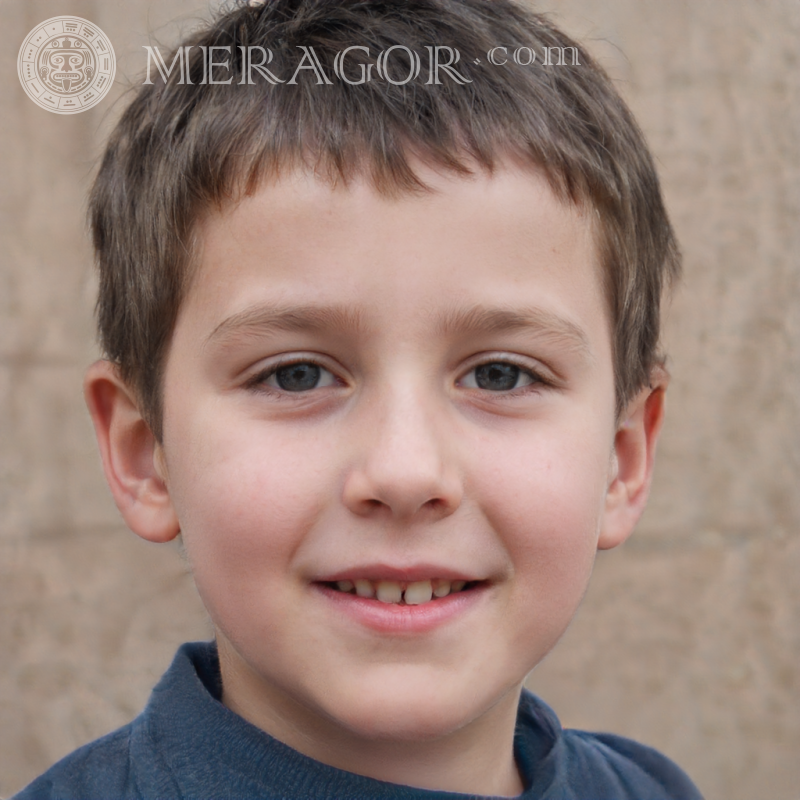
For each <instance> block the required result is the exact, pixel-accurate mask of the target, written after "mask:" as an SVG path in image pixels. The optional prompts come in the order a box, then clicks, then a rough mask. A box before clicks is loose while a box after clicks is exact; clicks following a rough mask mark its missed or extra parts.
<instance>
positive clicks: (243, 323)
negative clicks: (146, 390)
mask: <svg viewBox="0 0 800 800" xmlns="http://www.w3.org/2000/svg"><path fill="white" fill-rule="evenodd" d="M366 327H367V326H366V324H365V322H364V318H363V316H362V314H361V313H360V312H359V311H358V310H356V309H353V308H351V307H349V306H340V305H333V306H327V305H326V306H318V305H305V306H297V305H291V306H280V305H258V306H253V307H251V308H246V309H244V310H242V311H239V312H237V313H235V314H232V315H231V316H229V317H227V318H225V319H224V320H223V321H222V322H220V324H219V325H217V326H216V327H215V328H214V330H213V331H211V333H210V334H209V335H208V336H207V337H206V339H205V342H204V346H205V345H208V344H210V343H211V342H214V341H220V342H221V343H223V344H224V343H226V342H227V341H230V340H232V339H235V338H239V337H241V336H244V337H248V336H259V335H261V336H263V335H267V334H269V333H273V332H277V331H289V332H292V331H325V330H350V331H353V332H356V333H363V332H364V331H365V330H366ZM514 331H527V332H533V333H535V334H536V335H538V336H540V337H543V338H546V339H547V340H549V341H551V342H552V343H553V344H555V345H557V346H561V347H565V348H567V349H569V350H572V351H574V352H577V353H578V354H580V355H582V356H585V357H587V358H590V359H591V358H592V349H591V346H590V343H589V337H588V336H587V334H586V332H585V331H584V330H583V328H581V327H580V326H579V325H577V324H576V323H574V322H572V321H571V320H569V319H567V318H565V317H562V316H560V315H558V314H555V313H553V312H552V311H548V310H546V309H543V308H535V307H534V308H521V309H519V308H502V307H496V306H481V305H475V306H471V307H469V308H458V309H452V310H450V311H447V312H445V314H444V315H443V316H442V317H441V318H440V319H439V320H438V322H437V324H436V335H438V336H448V335H452V334H455V333H460V334H476V333H507V332H514Z"/></svg>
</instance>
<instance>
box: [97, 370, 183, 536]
mask: <svg viewBox="0 0 800 800" xmlns="http://www.w3.org/2000/svg"><path fill="white" fill-rule="evenodd" d="M83 392H84V397H85V398H86V405H87V406H88V407H89V414H91V417H92V422H93V423H94V430H95V434H96V435H97V443H98V445H99V446H100V456H101V458H102V459H103V470H104V472H105V475H106V480H107V481H108V485H109V487H110V488H111V494H113V495H114V501H115V502H116V504H117V508H118V509H119V510H120V513H121V514H122V516H123V517H124V518H125V522H126V523H127V524H128V527H129V528H130V529H131V530H132V531H133V532H134V533H136V534H138V535H139V536H141V537H142V538H143V539H147V540H148V541H151V542H168V541H170V540H171V539H174V538H175V537H176V536H177V535H178V534H179V533H180V525H179V523H178V518H177V516H176V515H175V511H174V509H173V507H172V501H171V500H170V496H169V490H168V487H167V470H166V462H165V461H164V452H163V449H162V447H161V445H160V444H159V443H158V442H157V441H156V438H155V436H154V435H153V433H152V431H151V430H150V428H149V426H148V425H147V423H146V422H145V421H144V419H143V417H142V415H141V414H140V413H139V409H138V405H137V403H136V402H135V400H134V398H133V392H132V391H131V390H130V389H129V388H128V386H127V385H126V384H125V383H124V382H123V381H122V380H121V378H120V377H119V374H118V373H117V369H116V367H115V366H114V365H113V364H112V363H111V362H109V361H98V362H97V363H95V364H92V366H91V367H89V369H88V371H87V372H86V378H85V379H84V384H83Z"/></svg>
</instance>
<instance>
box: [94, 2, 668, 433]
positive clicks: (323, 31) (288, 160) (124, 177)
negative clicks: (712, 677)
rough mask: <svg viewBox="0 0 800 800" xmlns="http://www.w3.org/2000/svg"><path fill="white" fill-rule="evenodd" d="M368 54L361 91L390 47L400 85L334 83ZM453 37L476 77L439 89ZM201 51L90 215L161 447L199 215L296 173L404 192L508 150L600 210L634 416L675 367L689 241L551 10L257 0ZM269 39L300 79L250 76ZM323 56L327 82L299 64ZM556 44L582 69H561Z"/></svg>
mask: <svg viewBox="0 0 800 800" xmlns="http://www.w3.org/2000/svg"><path fill="white" fill-rule="evenodd" d="M353 45H359V46H363V47H367V48H369V55H367V54H365V52H364V51H363V50H353V51H350V54H349V56H348V59H352V61H348V63H349V64H350V66H349V69H350V70H351V72H350V73H349V78H350V80H356V79H357V77H358V74H359V66H358V65H359V62H360V63H368V62H369V63H374V62H375V60H376V56H377V55H378V54H380V53H383V52H384V51H387V50H388V49H389V48H392V47H394V50H393V51H392V64H393V67H392V68H393V69H395V74H394V77H393V78H392V75H391V74H389V73H390V69H389V58H388V56H387V58H386V59H385V60H384V63H383V66H384V67H385V72H384V73H383V74H384V77H387V76H388V77H389V78H391V79H388V80H387V79H384V80H380V79H374V80H371V81H369V82H365V83H363V84H361V85H352V84H351V83H349V82H348V81H346V80H342V79H339V78H338V77H334V76H335V75H336V76H338V75H339V73H337V71H336V69H335V67H337V64H338V68H339V69H340V68H341V64H340V63H338V62H336V57H337V54H338V53H340V52H341V51H343V50H344V49H345V48H347V47H350V46H353ZM187 46H189V47H191V49H190V50H188V51H187V50H186V49H185V48H186V47H187ZM436 46H444V47H449V48H453V51H458V53H459V54H460V56H461V59H460V61H458V63H457V65H456V66H455V68H456V69H457V73H456V76H458V75H460V76H461V77H463V78H464V80H463V81H461V80H454V79H453V78H451V77H450V75H449V74H443V75H442V76H441V82H440V83H435V82H432V81H430V79H428V82H425V81H424V80H423V78H425V77H426V76H428V74H429V73H428V70H429V69H430V67H431V60H432V59H434V48H435V47H436ZM500 46H503V47H505V48H506V50H504V51H503V50H500V51H496V53H497V54H498V55H502V57H503V58H504V59H506V63H505V64H503V65H497V64H491V63H489V62H488V60H487V53H488V51H489V50H490V49H492V48H494V47H500ZM183 47H184V51H183V52H184V54H186V53H188V54H189V55H188V57H187V74H186V76H185V78H186V79H184V80H182V79H181V75H180V72H179V70H178V69H177V68H176V69H173V71H172V72H171V73H170V74H169V75H168V77H167V80H166V81H165V80H163V79H162V80H158V79H157V80H156V81H155V82H154V83H144V84H143V85H141V86H140V87H138V89H137V90H136V93H135V97H134V98H133V101H132V102H131V104H130V105H129V107H128V108H127V109H126V111H125V112H124V114H123V116H122V117H121V119H120V121H119V123H118V124H117V126H116V128H115V130H114V132H113V134H112V136H111V139H110V141H109V144H108V147H107V150H106V153H105V156H104V158H103V161H102V164H101V167H100V170H99V173H98V175H97V178H96V180H95V182H94V186H93V188H92V192H91V196H90V212H89V213H90V218H91V226H92V231H93V235H94V246H95V251H96V255H97V263H98V265H99V270H100V294H99V299H98V304H97V315H98V326H99V330H100V337H101V344H102V346H103V348H104V350H105V353H106V356H107V357H108V358H109V359H110V360H112V361H113V362H115V363H116V365H117V367H118V369H119V371H120V375H121V376H122V378H123V379H124V380H125V381H126V382H127V383H128V384H129V385H130V386H131V387H132V389H133V390H134V392H135V394H136V396H137V399H138V401H139V403H140V406H141V409H142V413H143V415H144V417H145V419H146V420H147V421H148V424H149V425H150V426H151V428H152V430H153V432H154V434H155V435H156V436H157V437H158V438H159V439H160V438H161V435H162V417H161V383H162V373H163V366H164V362H165V359H166V353H167V349H168V346H169V341H170V337H171V334H172V330H173V327H174V325H175V320H176V318H177V314H178V310H179V308H180V304H181V301H182V298H183V296H184V294H185V292H186V290H187V287H188V284H189V279H190V273H191V265H192V258H191V253H192V245H191V242H192V233H193V230H194V227H195V224H196V222H197V220H198V217H199V215H200V214H202V213H204V212H205V211H207V210H208V209H209V208H213V207H219V206H221V205H223V204H224V203H226V202H229V201H232V200H235V199H236V198H237V197H240V196H242V194H243V193H244V194H247V193H251V192H253V191H254V190H255V189H256V188H257V186H258V185H259V183H260V181H262V180H265V179H269V178H270V177H271V176H276V175H277V174H279V173H280V172H281V171H283V170H286V169H293V168H297V167H305V168H308V169H312V170H314V172H315V174H317V175H319V176H320V177H321V178H323V179H326V180H330V181H336V180H340V181H343V182H345V183H347V182H348V180H350V179H352V178H353V177H354V176H355V175H356V174H363V175H365V176H367V177H368V178H369V179H370V180H371V182H372V184H373V185H374V186H375V187H376V189H377V190H379V191H381V192H384V193H389V194H399V193H403V192H414V191H423V190H424V189H425V186H424V184H423V183H422V181H421V180H420V178H419V177H418V176H417V175H416V174H415V173H414V171H413V169H412V166H411V164H412V163H413V160H414V158H415V157H418V158H422V159H423V160H425V161H427V162H428V163H431V164H434V165H436V166H439V167H443V168H445V169H447V170H451V171H454V172H455V173H462V174H469V173H471V172H472V171H473V170H474V168H475V167H476V166H477V167H478V168H483V169H486V170H488V171H489V172H491V171H492V169H493V168H494V166H495V165H496V163H497V162H498V160H499V159H500V158H502V157H503V155H505V154H509V153H510V154H513V155H514V156H515V157H517V158H521V159H522V160H523V161H524V162H526V163H528V164H531V165H534V166H535V167H536V168H538V169H539V170H541V171H542V172H543V174H544V175H545V176H546V177H547V179H548V181H549V183H550V185H551V186H552V188H553V189H554V190H555V192H556V194H557V195H558V196H559V197H560V198H562V199H563V200H564V201H566V202H572V203H575V204H587V205H588V206H589V207H590V208H593V209H594V210H595V211H596V212H597V216H598V218H599V222H600V224H599V226H598V230H599V233H598V247H599V251H600V255H601V259H602V264H603V270H604V272H603V280H604V286H605V291H606V299H607V302H608V308H609V313H610V318H611V323H612V329H613V342H612V346H613V352H614V369H615V388H616V400H617V409H618V412H619V411H621V409H622V408H624V405H625V404H626V403H627V401H628V400H629V399H630V398H631V397H632V396H633V395H634V394H635V393H636V392H637V391H638V390H639V389H640V388H642V387H643V386H645V385H647V383H648V381H649V380H650V376H651V373H652V370H653V368H654V367H655V365H656V364H658V363H659V355H658V338H659V326H660V321H659V320H660V300H661V295H662V289H663V287H664V285H665V283H666V282H667V281H669V280H670V279H672V278H674V277H676V276H677V275H678V273H679V270H680V257H679V252H678V248H677V245H676V241H675V237H674V234H673V231H672V228H671V226H670V223H669V219H668V217H667V214H666V211H665V208H664V204H663V201H662V198H661V191H660V188H659V182H658V178H657V175H656V172H655V168H654V165H653V161H652V158H651V156H650V154H649V152H648V149H647V146H646V144H645V141H644V138H643V136H642V134H641V132H640V130H639V128H638V126H637V124H636V122H635V120H634V119H633V116H632V115H631V113H630V111H629V110H628V108H627V106H626V105H625V103H624V102H623V100H622V99H621V98H620V96H619V95H618V94H617V92H616V90H615V89H614V87H613V86H612V84H611V82H610V80H609V78H608V77H607V76H606V74H605V73H604V72H603V70H602V69H601V68H600V67H599V66H598V65H597V64H595V63H594V61H593V60H592V59H591V58H590V57H589V55H588V54H587V53H586V52H585V50H583V48H581V47H580V46H579V45H578V44H577V43H576V42H574V41H572V40H571V39H570V38H569V37H567V36H566V35H565V34H563V33H562V32H561V31H559V30H558V29H556V28H555V27H553V26H552V25H551V24H550V23H549V22H548V21H547V20H546V19H545V18H543V17H542V16H539V15H537V14H534V13H532V12H530V11H528V10H526V9H524V8H522V7H521V6H519V5H516V4H515V3H513V2H511V1H510V0H406V2H402V3H398V2H393V1H392V0H267V1H266V2H264V3H261V4H257V5H256V4H246V3H243V2H239V3H237V4H235V5H233V7H231V8H229V10H227V11H226V12H225V13H222V14H221V15H220V16H219V17H218V18H217V19H216V20H214V21H213V22H212V23H210V24H209V25H208V27H207V28H205V29H204V30H202V31H200V32H198V33H196V34H195V35H193V36H192V37H190V38H189V39H188V40H186V41H185V42H184V43H183ZM210 47H222V48H228V50H223V51H221V52H222V55H221V56H220V55H218V56H217V58H215V59H214V60H215V61H221V60H227V62H228V70H229V71H227V72H224V73H223V76H222V77H225V76H228V77H230V78H231V80H230V82H229V83H225V84H219V83H209V82H206V83H203V78H204V72H205V71H206V70H207V66H208V59H207V58H206V60H205V63H204V55H207V53H208V52H215V53H217V54H218V53H219V52H220V51H209V50H208V48H210ZM258 47H262V48H264V51H263V52H264V56H265V57H266V54H267V52H268V51H271V53H272V54H273V57H272V60H271V61H270V62H269V64H268V67H266V69H269V70H270V71H271V73H272V75H274V76H276V77H279V78H281V79H282V80H284V81H286V82H285V83H273V82H271V81H270V80H268V79H266V78H265V77H264V75H265V73H259V72H258V71H256V72H250V73H249V74H250V77H251V80H252V83H249V82H248V81H247V79H248V72H249V69H248V65H247V63H246V58H245V57H246V54H247V53H248V52H254V50H253V48H258ZM203 48H205V49H203ZM248 48H250V50H248ZM303 48H308V51H305V50H303ZM404 48H405V49H404ZM516 48H529V50H528V49H523V50H520V51H519V52H520V53H522V54H523V57H522V58H517V61H522V62H523V63H524V61H527V60H529V59H530V57H531V53H534V54H535V59H534V61H533V63H532V64H529V65H523V64H518V63H515V61H514V58H513V53H514V52H515V49H516ZM545 48H556V50H550V51H546V50H545ZM561 48H576V49H575V51H562V50H561ZM312 49H313V57H314V58H316V59H317V65H318V66H319V68H320V69H321V71H322V72H324V73H325V74H326V75H327V76H330V82H329V83H325V84H324V85H318V80H319V77H318V74H317V72H316V71H315V70H314V69H299V70H298V69H297V67H298V63H299V61H300V58H301V56H302V55H303V53H305V52H309V53H310V52H311V50H312ZM453 51H450V52H451V53H452V52H453ZM177 52H178V51H177V50H175V51H173V53H171V54H170V55H169V56H167V57H166V59H165V64H172V62H173V59H174V58H175V55H176V54H177ZM256 52H259V53H260V52H261V51H256ZM548 52H549V53H550V55H551V56H553V55H555V56H556V57H558V56H561V57H562V59H560V60H563V61H565V62H566V63H560V64H559V63H553V64H547V63H545V61H549V60H552V59H550V58H544V59H543V57H544V56H545V54H546V53H548ZM414 54H416V56H415V55H414ZM564 55H566V56H567V57H566V58H565V59H564V58H563V56H564ZM576 56H577V58H575V57H576ZM415 58H419V63H420V64H421V72H420V77H419V78H418V79H417V80H412V81H407V82H405V83H403V82H402V78H401V77H398V76H404V75H407V74H410V73H409V70H410V69H411V70H413V67H414V59H415ZM537 58H538V60H536V59H537ZM259 60H264V59H259ZM495 60H498V59H495ZM574 62H577V63H574ZM178 63H179V62H178ZM217 69H218V70H219V69H221V68H220V67H217ZM293 73H294V74H295V82H294V83H291V84H290V81H287V80H286V79H287V76H291V75H292V74H293ZM207 77H208V76H207V75H206V78H207ZM189 81H191V82H189ZM468 81H469V82H468Z"/></svg>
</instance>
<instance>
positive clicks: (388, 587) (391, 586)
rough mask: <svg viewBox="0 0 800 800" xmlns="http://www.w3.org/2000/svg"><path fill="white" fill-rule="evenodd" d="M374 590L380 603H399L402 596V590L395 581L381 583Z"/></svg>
mask: <svg viewBox="0 0 800 800" xmlns="http://www.w3.org/2000/svg"><path fill="white" fill-rule="evenodd" d="M376 588H377V591H376V594H377V596H378V600H380V601H381V603H399V602H400V598H401V597H402V596H403V588H402V587H401V586H400V584H399V583H398V582H397V581H381V582H380V583H379V584H378V586H377V587H376Z"/></svg>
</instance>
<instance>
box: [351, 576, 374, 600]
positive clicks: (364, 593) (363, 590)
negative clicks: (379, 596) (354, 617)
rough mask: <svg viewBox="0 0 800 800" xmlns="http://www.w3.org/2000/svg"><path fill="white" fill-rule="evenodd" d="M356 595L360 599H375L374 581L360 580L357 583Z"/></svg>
mask: <svg viewBox="0 0 800 800" xmlns="http://www.w3.org/2000/svg"><path fill="white" fill-rule="evenodd" d="M355 584H356V594H357V595H358V596H359V597H375V589H373V588H372V581H368V580H367V579H366V578H359V579H358V580H357V581H356V582H355Z"/></svg>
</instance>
